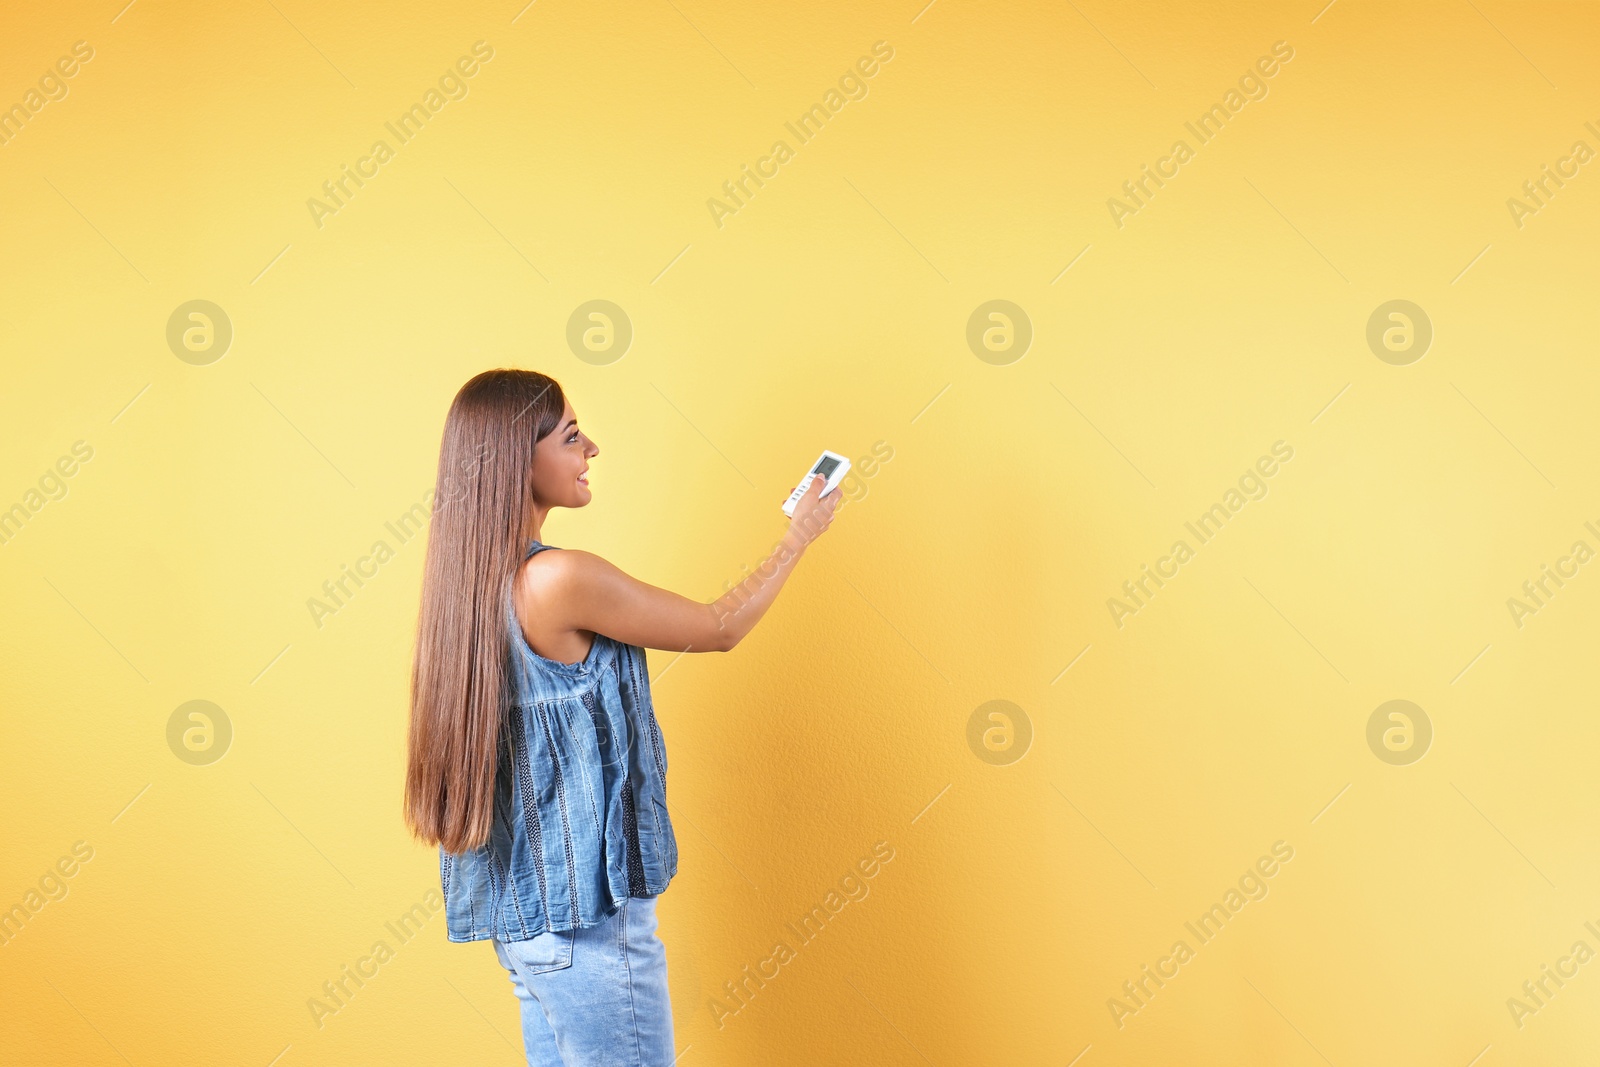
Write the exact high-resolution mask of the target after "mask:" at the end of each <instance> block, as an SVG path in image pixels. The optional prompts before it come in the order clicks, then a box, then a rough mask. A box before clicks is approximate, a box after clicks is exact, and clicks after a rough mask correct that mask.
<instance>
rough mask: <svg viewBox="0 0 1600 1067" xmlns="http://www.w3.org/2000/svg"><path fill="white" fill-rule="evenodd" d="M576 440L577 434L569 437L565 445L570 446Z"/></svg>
mask: <svg viewBox="0 0 1600 1067" xmlns="http://www.w3.org/2000/svg"><path fill="white" fill-rule="evenodd" d="M577 439H578V435H577V434H573V435H572V436H571V437H569V438H567V444H569V445H570V444H572V442H574V441H576V440H577Z"/></svg>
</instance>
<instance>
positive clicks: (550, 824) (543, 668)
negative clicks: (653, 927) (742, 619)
mask: <svg viewBox="0 0 1600 1067" xmlns="http://www.w3.org/2000/svg"><path fill="white" fill-rule="evenodd" d="M556 547H557V546H555V545H545V544H541V543H540V542H538V541H533V542H531V543H530V544H529V547H528V552H527V555H528V556H530V557H531V556H532V555H534V553H536V552H541V551H544V550H545V549H551V548H556ZM505 611H506V615H507V625H508V627H509V631H510V633H509V636H510V641H509V644H508V648H507V653H508V656H509V662H508V666H507V670H508V671H509V673H510V682H511V699H510V703H509V705H508V706H507V708H506V710H505V714H504V715H503V717H502V735H501V745H500V762H499V765H498V768H497V771H496V773H495V790H494V821H493V826H492V828H491V830H490V834H489V840H488V842H487V843H486V844H485V845H484V846H482V847H481V848H477V849H473V850H471V851H468V852H462V853H449V852H446V851H445V850H444V849H443V848H440V850H439V878H440V882H441V884H442V886H443V889H444V901H445V921H446V927H447V934H448V936H449V939H450V940H451V941H482V940H485V939H487V938H490V937H494V938H498V939H499V940H501V941H525V940H528V939H529V938H532V937H533V936H534V935H536V934H539V933H542V932H544V931H546V930H556V931H560V930H571V929H574V928H577V927H586V926H594V925H596V924H598V923H600V922H601V921H603V920H604V919H605V918H606V917H607V916H608V915H610V914H611V913H612V912H614V911H615V910H616V909H617V908H618V907H619V906H620V905H621V904H622V902H623V900H625V899H626V898H628V897H630V896H633V897H650V896H656V895H657V894H659V893H661V892H662V891H663V890H665V889H666V888H667V883H668V882H669V881H671V880H672V876H673V875H674V874H676V873H677V870H678V843H677V838H676V837H675V836H674V834H673V830H672V821H671V820H670V819H669V818H668V817H667V753H666V745H665V743H664V742H663V740H662V737H661V727H660V724H658V723H657V722H656V716H655V708H654V705H653V704H652V703H651V700H650V675H649V673H648V671H647V670H646V667H645V656H644V650H643V649H642V648H640V647H639V646H637V645H625V644H623V643H621V642H620V641H614V640H612V639H611V638H609V637H606V636H604V635H603V634H595V637H594V644H593V646H592V647H591V648H590V649H589V655H588V656H587V657H585V658H584V659H583V660H582V661H581V662H578V663H562V662H560V661H558V660H553V659H546V658H545V657H544V656H541V655H539V654H538V653H537V652H535V651H534V650H533V649H532V648H530V647H529V645H528V643H527V640H526V639H525V638H524V637H523V636H522V628H521V626H520V625H518V623H517V616H516V612H515V611H514V609H513V608H512V601H511V588H510V583H509V582H508V583H507V586H506V593H505Z"/></svg>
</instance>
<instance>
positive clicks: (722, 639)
mask: <svg viewBox="0 0 1600 1067" xmlns="http://www.w3.org/2000/svg"><path fill="white" fill-rule="evenodd" d="M822 482H823V479H821V478H817V479H814V480H813V481H812V484H811V486H810V488H808V489H807V490H806V494H805V496H803V497H802V498H801V499H800V502H799V503H798V504H797V505H796V506H795V510H794V518H793V519H792V520H790V523H789V529H788V532H787V533H786V534H785V535H784V537H783V539H782V540H781V541H780V542H778V545H777V547H776V548H774V549H773V552H772V554H771V555H770V556H768V557H767V559H766V561H765V562H763V563H762V564H761V566H759V567H757V568H756V571H755V573H754V574H752V575H750V577H749V578H747V579H746V580H745V581H744V582H742V583H740V584H739V585H738V586H736V587H734V588H733V589H731V590H729V591H728V592H727V593H725V594H723V595H722V596H720V597H718V598H717V599H716V600H714V601H712V602H711V603H709V604H706V603H702V602H700V601H697V600H691V599H689V598H688V597H685V596H680V595H679V594H677V593H674V592H672V591H671V590H668V589H662V588H660V587H658V586H654V585H650V584H649V583H647V582H641V581H639V580H638V579H636V578H633V577H631V576H630V575H628V574H626V573H624V572H623V571H622V570H620V569H619V568H617V567H615V566H613V565H612V564H611V563H609V562H607V561H606V560H604V559H602V558H601V557H600V556H597V555H595V554H594V553H592V552H584V551H581V550H579V549H567V550H565V551H561V552H541V553H540V554H539V555H538V556H535V557H534V561H533V562H536V563H537V564H538V565H537V566H528V567H526V568H524V570H523V581H524V582H525V583H527V586H528V588H527V593H528V595H529V596H530V597H531V598H532V600H533V602H534V603H537V604H538V605H539V606H540V607H539V610H540V612H541V613H542V614H543V615H544V617H545V619H546V620H547V622H548V624H549V626H550V628H551V629H555V630H560V631H572V632H579V631H593V632H594V633H599V634H604V635H605V636H607V637H609V638H611V639H613V640H615V641H621V642H622V643H623V644H628V645H639V646H641V647H643V648H656V649H663V650H666V651H671V652H727V651H729V650H730V649H732V648H733V647H734V646H735V645H737V644H738V643H739V642H740V641H741V640H743V639H744V637H745V635H746V634H748V633H749V632H750V631H751V630H753V629H754V628H755V625H756V623H757V622H758V621H760V619H761V617H762V616H763V615H765V614H766V612H767V609H768V608H770V607H771V606H772V602H773V601H774V600H775V599H777V596H778V591H779V590H780V589H782V588H783V583H784V582H785V581H787V580H788V577H789V575H790V573H791V572H793V570H794V568H795V565H796V564H798V563H799V562H800V557H801V555H803V554H804V553H805V550H806V546H808V545H809V544H810V543H811V542H812V541H814V540H816V538H817V537H818V536H820V535H821V534H822V532H823V531H824V530H826V529H827V528H828V526H829V525H830V524H831V523H832V522H833V515H834V511H835V509H836V508H837V507H838V504H839V501H840V500H841V499H842V498H843V494H842V493H838V492H835V493H834V494H833V495H832V496H830V497H829V498H828V499H827V500H822V499H820V494H821V487H822Z"/></svg>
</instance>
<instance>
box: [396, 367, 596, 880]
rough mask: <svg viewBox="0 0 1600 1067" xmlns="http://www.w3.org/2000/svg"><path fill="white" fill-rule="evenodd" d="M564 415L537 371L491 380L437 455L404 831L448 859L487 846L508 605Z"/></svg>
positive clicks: (560, 400) (558, 396) (504, 691)
mask: <svg viewBox="0 0 1600 1067" xmlns="http://www.w3.org/2000/svg"><path fill="white" fill-rule="evenodd" d="M565 408H566V398H565V395H564V394H563V393H562V391H561V386H560V385H559V384H558V383H557V382H556V381H555V379H553V378H550V377H548V376H546V375H543V374H540V373H538V372H537V371H529V370H514V369H500V370H490V371H484V372H483V373H482V374H479V375H477V376H476V377H474V378H473V379H472V380H471V381H469V382H467V384H465V385H463V386H462V387H461V389H460V391H459V392H457V393H456V397H455V400H454V401H452V402H451V404H450V411H449V414H448V415H446V417H445V423H444V435H443V440H442V442H441V444H440V446H439V470H438V481H437V483H436V486H435V491H434V501H433V513H432V519H431V521H430V522H429V524H428V548H427V557H426V561H425V562H424V564H423V574H422V603H421V610H420V612H419V616H418V620H417V636H416V646H415V652H414V656H413V659H412V667H411V721H410V727H409V731H408V734H407V739H406V786H405V803H404V809H405V821H406V826H407V828H408V829H409V830H410V831H411V834H412V836H413V837H414V838H416V839H417V840H420V841H422V842H423V843H425V844H429V845H438V846H439V847H441V848H443V849H444V850H445V851H446V852H450V853H457V854H459V853H462V852H467V851H470V850H472V849H476V848H480V847H482V846H483V845H484V844H485V843H487V842H488V840H489V831H490V828H491V826H492V824H493V820H494V790H495V772H496V768H497V766H498V763H499V761H500V754H501V752H500V746H501V744H502V740H503V738H502V731H503V729H504V726H505V718H506V715H505V711H506V708H507V706H508V704H509V699H510V674H509V672H508V671H507V655H508V652H509V645H508V641H509V639H510V633H509V627H508V624H507V599H506V598H507V596H508V594H509V589H510V581H511V578H512V576H513V575H515V574H516V571H517V568H518V567H519V566H521V564H522V560H523V558H524V554H525V553H526V551H527V541H526V540H525V538H526V537H527V535H528V534H529V533H530V532H531V530H530V526H531V519H532V517H533V507H534V499H533V491H532V476H533V450H534V446H535V445H537V444H538V443H539V442H540V441H541V440H543V439H544V438H545V437H546V436H548V435H549V434H550V433H551V432H553V431H554V430H555V428H556V424H557V423H558V422H559V421H560V420H561V414H562V412H563V411H564V410H565Z"/></svg>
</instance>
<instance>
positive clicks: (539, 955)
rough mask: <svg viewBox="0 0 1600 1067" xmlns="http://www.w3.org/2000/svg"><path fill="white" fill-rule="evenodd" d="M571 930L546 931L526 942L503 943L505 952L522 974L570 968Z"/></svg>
mask: <svg viewBox="0 0 1600 1067" xmlns="http://www.w3.org/2000/svg"><path fill="white" fill-rule="evenodd" d="M572 937H573V931H571V930H561V931H555V930H546V931H545V932H544V933H542V934H535V935H534V936H533V937H530V938H529V939H527V940H526V941H507V942H505V947H506V952H507V954H508V955H510V957H511V959H512V960H513V962H515V963H516V966H517V970H519V971H521V972H523V973H524V974H544V973H545V972H547V971H559V970H561V969H562V968H564V967H571V966H572Z"/></svg>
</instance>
